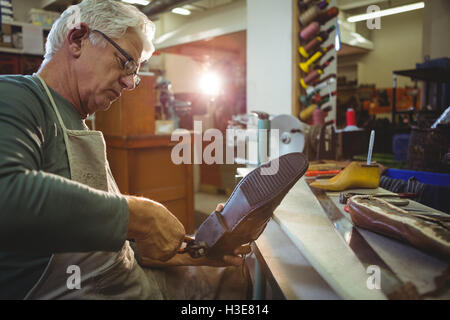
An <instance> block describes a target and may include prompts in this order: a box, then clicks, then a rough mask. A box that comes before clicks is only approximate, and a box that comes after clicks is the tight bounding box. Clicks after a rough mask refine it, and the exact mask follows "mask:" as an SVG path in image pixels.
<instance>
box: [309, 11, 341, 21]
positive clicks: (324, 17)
mask: <svg viewBox="0 0 450 320" xmlns="http://www.w3.org/2000/svg"><path fill="white" fill-rule="evenodd" d="M338 14H339V9H338V8H336V7H331V8H330V9H328V10H327V11H322V12H319V13H318V14H317V15H316V16H315V17H314V18H313V19H312V20H316V21H317V22H318V23H319V24H325V23H327V22H328V21H329V20H331V19H333V18H334V17H336V16H337V15H338Z"/></svg>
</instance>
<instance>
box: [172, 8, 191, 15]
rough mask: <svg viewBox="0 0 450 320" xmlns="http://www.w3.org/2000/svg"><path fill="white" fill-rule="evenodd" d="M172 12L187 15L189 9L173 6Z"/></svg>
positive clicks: (189, 12)
mask: <svg viewBox="0 0 450 320" xmlns="http://www.w3.org/2000/svg"><path fill="white" fill-rule="evenodd" d="M172 12H173V13H176V14H181V15H183V16H188V15H190V14H191V11H189V10H188V9H185V8H173V9H172Z"/></svg>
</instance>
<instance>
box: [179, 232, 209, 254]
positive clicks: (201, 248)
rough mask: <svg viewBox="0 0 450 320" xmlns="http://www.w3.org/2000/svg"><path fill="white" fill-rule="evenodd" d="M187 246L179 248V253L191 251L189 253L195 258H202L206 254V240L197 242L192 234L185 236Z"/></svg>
mask: <svg viewBox="0 0 450 320" xmlns="http://www.w3.org/2000/svg"><path fill="white" fill-rule="evenodd" d="M183 242H184V243H185V246H184V247H182V248H180V249H178V253H179V254H183V253H189V255H190V256H191V257H193V258H200V257H202V256H205V255H206V253H207V252H206V243H205V242H201V241H200V242H196V241H195V239H194V238H192V237H190V236H187V235H186V236H184V241H183Z"/></svg>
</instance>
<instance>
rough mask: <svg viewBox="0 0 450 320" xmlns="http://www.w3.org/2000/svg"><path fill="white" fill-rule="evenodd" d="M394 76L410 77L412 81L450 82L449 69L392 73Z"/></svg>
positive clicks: (435, 68) (424, 69)
mask: <svg viewBox="0 0 450 320" xmlns="http://www.w3.org/2000/svg"><path fill="white" fill-rule="evenodd" d="M394 74H396V75H400V76H406V77H410V78H412V79H414V80H422V81H432V82H433V81H434V82H450V69H448V68H437V67H434V68H423V69H411V70H399V71H394Z"/></svg>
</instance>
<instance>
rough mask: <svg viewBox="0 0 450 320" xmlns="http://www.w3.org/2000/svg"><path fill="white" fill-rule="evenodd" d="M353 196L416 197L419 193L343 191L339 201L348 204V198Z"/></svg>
mask: <svg viewBox="0 0 450 320" xmlns="http://www.w3.org/2000/svg"><path fill="white" fill-rule="evenodd" d="M353 196H372V197H376V198H386V197H395V198H409V199H411V198H414V197H417V193H412V192H405V193H372V194H370V193H364V192H341V193H340V194H339V203H342V204H346V203H347V200H348V199H349V198H350V197H353Z"/></svg>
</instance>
